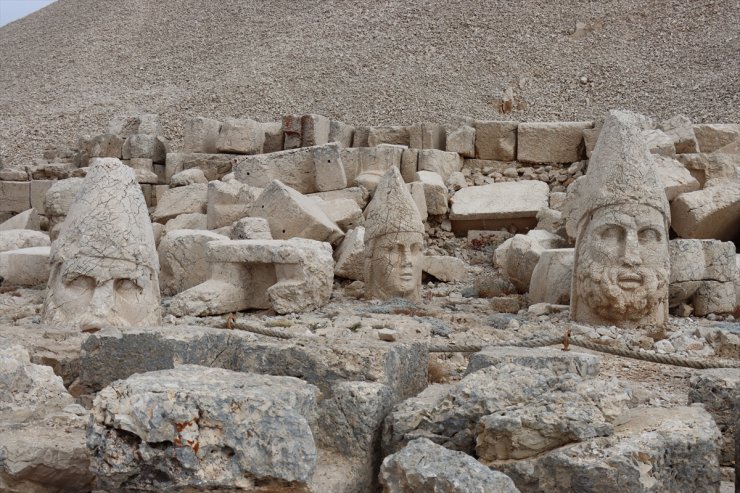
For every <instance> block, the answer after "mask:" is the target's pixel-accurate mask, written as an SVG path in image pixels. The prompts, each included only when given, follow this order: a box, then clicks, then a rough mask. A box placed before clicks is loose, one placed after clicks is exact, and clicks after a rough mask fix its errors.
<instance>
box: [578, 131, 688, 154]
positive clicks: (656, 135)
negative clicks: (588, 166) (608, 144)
mask: <svg viewBox="0 0 740 493" xmlns="http://www.w3.org/2000/svg"><path fill="white" fill-rule="evenodd" d="M642 134H643V135H644V136H645V141H646V143H647V147H648V149H649V150H650V152H651V153H653V154H659V155H661V156H666V157H673V156H675V155H676V144H675V143H674V142H673V137H671V136H670V135H668V134H667V133H665V132H664V131H662V130H658V129H652V130H643V131H642ZM589 157H590V156H589Z"/></svg>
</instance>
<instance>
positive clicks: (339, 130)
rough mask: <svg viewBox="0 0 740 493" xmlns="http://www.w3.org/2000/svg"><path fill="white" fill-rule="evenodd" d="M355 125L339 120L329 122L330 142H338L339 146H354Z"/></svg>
mask: <svg viewBox="0 0 740 493" xmlns="http://www.w3.org/2000/svg"><path fill="white" fill-rule="evenodd" d="M354 135H355V127H353V126H352V125H347V124H346V123H342V122H340V121H337V120H332V121H331V122H330V123H329V142H336V143H337V144H339V147H352V139H353V137H354Z"/></svg>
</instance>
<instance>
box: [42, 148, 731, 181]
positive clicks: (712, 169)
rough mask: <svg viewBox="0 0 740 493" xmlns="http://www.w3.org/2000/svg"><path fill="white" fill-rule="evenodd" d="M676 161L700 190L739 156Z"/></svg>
mask: <svg viewBox="0 0 740 493" xmlns="http://www.w3.org/2000/svg"><path fill="white" fill-rule="evenodd" d="M676 159H677V160H678V161H680V162H681V163H682V164H683V165H684V166H685V167H686V168H688V170H689V171H690V172H691V174H692V175H693V176H694V177H695V178H696V179H697V180H698V181H699V183H700V184H701V188H705V187H710V186H713V185H715V184H716V185H721V184H722V183H723V182H725V181H727V180H733V179H735V178H736V177H737V176H738V171H737V169H738V167H739V166H740V156H736V155H732V154H721V153H716V154H705V153H696V154H679V155H678V156H676ZM32 183H33V182H32Z"/></svg>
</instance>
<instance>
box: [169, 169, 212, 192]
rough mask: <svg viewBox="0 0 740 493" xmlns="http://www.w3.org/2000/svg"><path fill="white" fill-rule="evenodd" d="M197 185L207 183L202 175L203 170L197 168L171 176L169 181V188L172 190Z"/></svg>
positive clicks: (206, 179)
mask: <svg viewBox="0 0 740 493" xmlns="http://www.w3.org/2000/svg"><path fill="white" fill-rule="evenodd" d="M197 183H208V178H206V175H204V174H203V170H201V169H199V168H191V169H185V170H182V171H180V172H178V173H175V174H174V175H172V178H171V179H170V186H171V187H173V188H174V187H184V186H187V185H195V184H197Z"/></svg>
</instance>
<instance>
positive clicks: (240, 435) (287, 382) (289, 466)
mask: <svg viewBox="0 0 740 493" xmlns="http://www.w3.org/2000/svg"><path fill="white" fill-rule="evenodd" d="M317 397H318V389H317V388H316V387H314V386H313V385H310V384H307V383H306V382H303V381H301V380H299V379H296V378H290V377H275V376H263V375H257V374H252V373H238V372H232V371H229V370H224V369H220V368H207V367H202V366H193V365H184V366H180V367H178V368H177V369H173V370H162V371H157V372H151V373H145V374H141V375H133V376H131V377H129V378H128V379H127V380H124V381H117V382H114V383H113V384H112V385H111V386H110V387H107V388H106V389H103V390H102V391H101V392H100V393H99V394H98V396H97V397H96V399H95V403H94V407H93V419H92V423H91V426H90V429H89V432H88V437H87V442H88V447H89V448H90V452H91V455H92V458H91V470H92V471H93V472H94V473H95V475H96V476H97V478H98V486H99V487H102V488H104V489H109V490H126V489H160V490H165V491H166V490H175V489H178V490H183V489H187V488H199V489H203V488H205V489H209V490H224V489H231V490H253V491H259V490H265V491H266V490H268V489H271V488H285V489H286V490H288V491H308V489H307V487H306V483H307V482H308V481H309V480H310V478H311V476H312V474H313V472H314V469H315V467H316V445H315V443H314V438H313V435H312V433H311V428H310V423H311V422H313V421H314V420H315V419H316V400H317ZM134 437H135V439H134V440H132V438H134Z"/></svg>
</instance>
